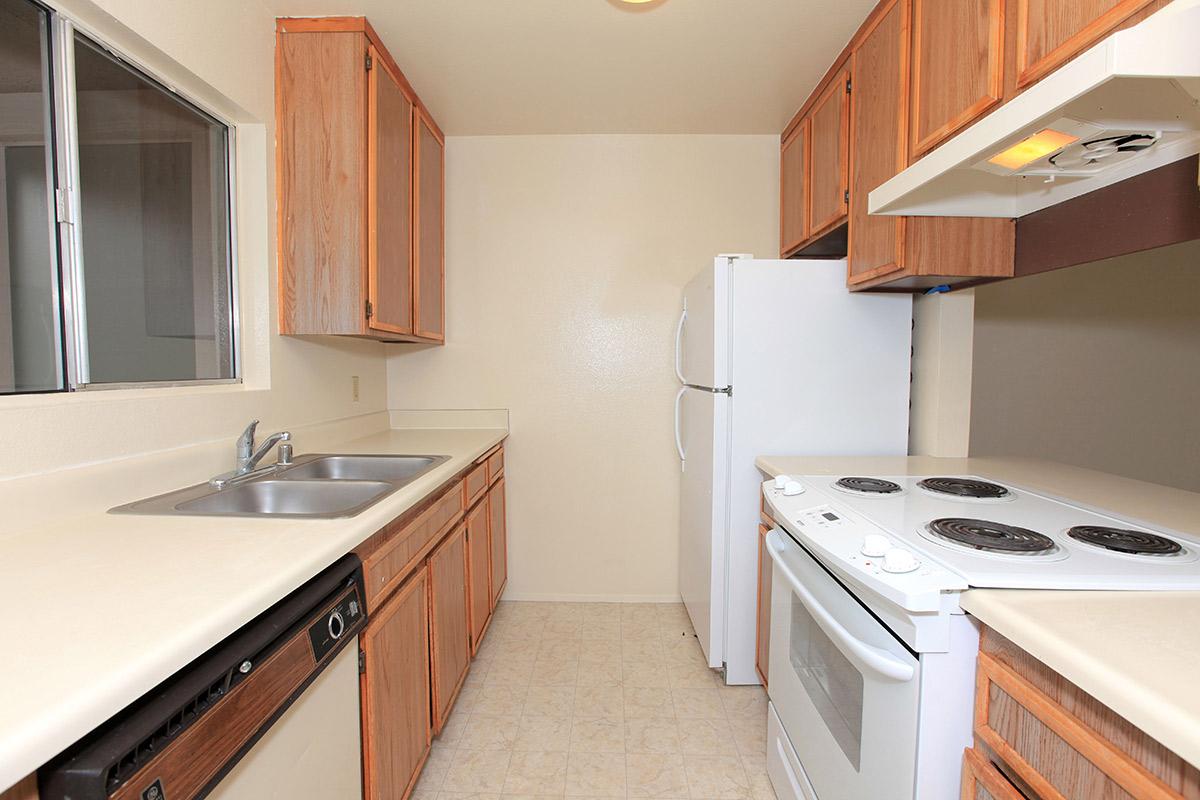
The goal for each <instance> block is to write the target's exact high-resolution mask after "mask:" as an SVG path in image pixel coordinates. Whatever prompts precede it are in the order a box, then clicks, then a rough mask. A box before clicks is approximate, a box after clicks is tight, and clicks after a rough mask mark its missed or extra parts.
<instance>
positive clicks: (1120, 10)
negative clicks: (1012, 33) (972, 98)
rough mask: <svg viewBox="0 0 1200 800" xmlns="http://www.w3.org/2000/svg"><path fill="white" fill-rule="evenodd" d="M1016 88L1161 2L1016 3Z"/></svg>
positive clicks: (1044, 0) (1020, 0) (1025, 0)
mask: <svg viewBox="0 0 1200 800" xmlns="http://www.w3.org/2000/svg"><path fill="white" fill-rule="evenodd" d="M1015 2H1016V4H1017V30H1016V39H1017V42H1016V45H1017V47H1016V49H1017V57H1016V62H1017V63H1016V70H1017V80H1016V88H1017V89H1023V88H1025V87H1026V86H1028V85H1030V84H1031V83H1034V82H1035V81H1038V80H1041V79H1042V78H1043V77H1045V76H1046V75H1048V74H1050V73H1051V72H1053V71H1054V70H1056V69H1058V68H1059V67H1060V66H1062V65H1063V64H1065V63H1066V62H1067V61H1069V60H1070V59H1071V58H1073V57H1074V56H1075V55H1076V54H1077V53H1079V52H1081V51H1083V50H1084V49H1086V48H1087V47H1089V46H1090V45H1092V44H1095V43H1096V42H1098V41H1100V40H1101V39H1103V38H1104V37H1105V36H1107V35H1108V34H1109V33H1111V32H1112V31H1114V30H1115V29H1116V28H1117V27H1119V26H1120V25H1121V23H1123V22H1125V21H1126V20H1127V19H1128V18H1129V17H1131V16H1132V15H1134V14H1136V13H1137V12H1139V11H1141V10H1142V9H1144V8H1146V7H1148V6H1151V5H1154V6H1159V5H1162V4H1163V2H1161V0H1015Z"/></svg>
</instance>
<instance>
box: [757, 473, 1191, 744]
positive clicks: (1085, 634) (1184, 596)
mask: <svg viewBox="0 0 1200 800" xmlns="http://www.w3.org/2000/svg"><path fill="white" fill-rule="evenodd" d="M757 465H758V467H759V469H760V470H762V471H763V472H764V473H766V474H768V475H771V476H774V475H779V474H783V473H787V474H792V475H834V474H849V473H856V474H866V475H930V474H949V475H953V474H960V475H962V474H970V475H979V476H982V477H986V478H992V479H994V480H997V481H999V482H1001V483H1011V484H1016V485H1025V486H1030V487H1031V488H1036V489H1039V490H1041V491H1043V492H1046V493H1050V494H1054V495H1057V496H1060V497H1063V498H1065V499H1068V500H1074V501H1076V502H1079V503H1085V504H1087V505H1092V506H1096V507H1099V508H1104V509H1108V510H1111V511H1113V512H1115V513H1117V514H1118V515H1120V516H1125V517H1129V518H1132V519H1135V520H1139V521H1143V522H1146V523H1148V524H1150V525H1160V526H1165V527H1168V528H1176V529H1179V530H1181V531H1187V532H1191V533H1197V534H1200V494H1197V493H1195V492H1186V491H1183V490H1181V489H1171V488H1168V487H1164V486H1157V485H1154V484H1148V483H1143V482H1141V481H1135V480H1131V479H1129V478H1121V477H1118V476H1115V475H1108V474H1105V473H1101V472H1095V471H1093V470H1087V469H1081V468H1079V467H1071V466H1067V465H1065V464H1056V463H1053V462H1048V461H1036V460H1032V459H1018V458H932V457H925V456H913V457H904V456H894V457H867V458H843V457H829V458H820V457H811V458H810V457H786V456H762V457H760V458H759V459H758V460H757ZM962 607H963V608H964V609H965V610H966V611H967V612H968V613H970V614H973V615H974V616H976V617H977V618H979V620H980V621H982V622H983V623H984V624H985V625H988V626H989V627H992V628H994V629H995V630H996V631H997V632H998V633H1000V634H1001V635H1003V636H1005V637H1007V638H1008V639H1010V640H1012V641H1013V642H1014V643H1015V644H1017V645H1018V646H1020V647H1022V648H1024V649H1025V650H1027V651H1028V652H1029V653H1030V654H1031V655H1033V656H1034V657H1035V658H1038V659H1039V660H1041V661H1042V662H1044V663H1045V664H1047V665H1048V666H1050V667H1051V668H1053V669H1054V670H1055V671H1057V672H1059V673H1060V674H1062V675H1063V676H1064V677H1066V678H1067V679H1068V680H1070V681H1071V682H1072V683H1074V684H1075V685H1077V686H1079V687H1080V688H1081V689H1083V690H1084V691H1086V692H1088V693H1089V694H1091V695H1092V696H1093V697H1095V698H1096V699H1097V700H1099V701H1100V702H1102V703H1104V704H1105V705H1106V706H1108V707H1109V708H1111V709H1112V710H1113V711H1115V712H1117V713H1118V714H1120V715H1121V716H1122V717H1124V718H1125V719H1127V720H1129V721H1130V722H1131V723H1133V724H1134V725H1136V726H1137V727H1139V728H1141V729H1142V730H1143V731H1145V732H1146V733H1147V734H1149V735H1150V736H1152V737H1154V738H1155V739H1157V740H1158V741H1159V742H1161V743H1162V744H1163V745H1165V746H1166V747H1168V748H1169V749H1171V750H1173V751H1174V752H1176V753H1178V754H1179V755H1180V756H1182V757H1183V758H1184V759H1185V760H1187V761H1188V762H1189V763H1191V764H1192V765H1193V766H1196V767H1200V692H1195V691H1192V690H1191V689H1190V687H1191V686H1192V684H1193V682H1194V678H1195V674H1196V667H1197V664H1198V663H1200V592H1080V591H1024V590H1014V589H972V590H970V591H968V592H966V593H965V594H964V595H963V599H962ZM1181 689H1182V690H1181Z"/></svg>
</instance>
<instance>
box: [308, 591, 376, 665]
mask: <svg viewBox="0 0 1200 800" xmlns="http://www.w3.org/2000/svg"><path fill="white" fill-rule="evenodd" d="M364 617H365V615H364V614H363V604H362V598H361V597H360V596H359V594H358V586H357V585H356V586H353V587H351V588H350V590H349V591H347V592H346V593H345V594H343V595H342V596H341V597H340V598H338V601H337V602H336V603H334V605H333V606H332V607H331V608H330V609H328V610H327V611H326V612H325V616H323V617H321V618H320V619H318V620H317V621H316V622H313V623H312V624H311V625H309V626H308V640H309V642H311V643H312V649H313V658H314V659H315V660H316V661H321V659H323V658H325V656H326V655H328V654H329V652H330V651H331V650H333V649H335V648H336V647H337V646H338V644H339V643H340V642H341V641H342V640H344V639H349V638H350V637H351V636H353V635H354V633H355V632H357V631H358V629H359V628H360V627H361V626H362V621H363V619H364Z"/></svg>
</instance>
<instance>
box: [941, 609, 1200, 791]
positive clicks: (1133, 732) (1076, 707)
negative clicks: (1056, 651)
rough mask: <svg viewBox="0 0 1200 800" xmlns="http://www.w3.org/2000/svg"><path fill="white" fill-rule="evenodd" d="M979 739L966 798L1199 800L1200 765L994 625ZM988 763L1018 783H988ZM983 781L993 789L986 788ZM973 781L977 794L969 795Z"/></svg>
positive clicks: (979, 682)
mask: <svg viewBox="0 0 1200 800" xmlns="http://www.w3.org/2000/svg"><path fill="white" fill-rule="evenodd" d="M975 739H976V748H975V749H976V750H977V751H978V752H977V753H976V754H975V755H974V756H972V755H971V753H970V751H969V752H968V755H967V760H966V762H965V764H964V771H963V797H964V798H968V797H988V796H989V795H990V796H991V797H995V798H996V799H997V800H1012V799H1013V798H1017V797H1028V798H1033V800H1091V799H1092V798H1112V799H1113V800H1124V799H1125V798H1137V800H1196V798H1200V770H1197V769H1196V768H1195V767H1193V766H1191V765H1190V764H1188V763H1187V762H1185V761H1184V760H1183V759H1182V758H1180V757H1179V756H1177V755H1175V754H1174V753H1173V752H1171V751H1170V750H1168V749H1167V748H1165V747H1163V746H1162V745H1161V744H1159V743H1158V742H1157V741H1155V740H1154V739H1152V738H1150V737H1149V736H1147V735H1146V734H1145V733H1143V732H1142V731H1141V730H1139V729H1138V728H1137V727H1135V726H1134V725H1132V724H1131V723H1129V722H1128V721H1126V720H1125V719H1123V718H1122V717H1119V716H1118V715H1117V714H1116V713H1115V712H1113V711H1112V710H1111V709H1109V708H1108V707H1107V706H1105V705H1103V704H1102V703H1100V702H1099V701H1098V700H1096V699H1095V698H1093V697H1092V696H1091V695H1089V694H1087V693H1086V692H1084V691H1083V690H1082V689H1080V688H1079V687H1077V686H1075V685H1074V684H1073V683H1071V682H1070V681H1068V680H1067V679H1066V678H1064V677H1063V676H1062V675H1059V674H1058V673H1056V672H1054V670H1052V669H1050V668H1049V667H1048V666H1046V665H1045V664H1043V663H1042V662H1040V661H1038V660H1037V659H1035V658H1033V657H1032V656H1031V655H1029V654H1028V653H1026V652H1025V651H1024V650H1022V649H1021V648H1019V647H1017V646H1016V645H1015V644H1013V643H1012V642H1010V641H1009V640H1007V639H1005V638H1004V637H1003V636H1000V635H999V634H997V633H996V632H995V631H993V630H990V629H986V628H985V629H984V634H983V639H982V642H981V650H980V654H979V666H978V671H977V675H976V694H975ZM992 762H994V765H993V763H992ZM985 764H986V766H988V767H991V768H992V770H993V771H994V772H996V773H997V774H998V775H999V774H1001V773H1002V774H1003V776H1004V777H1006V778H1007V779H1008V780H1007V781H1006V783H1007V784H1011V785H1013V786H1015V787H1017V788H1016V790H1014V791H1013V792H1012V793H1011V794H1008V795H1005V794H1002V793H1001V788H1002V787H1003V785H1004V784H997V783H995V782H992V783H989V782H988V781H987V780H981V779H980V777H979V776H980V774H981V772H982V773H984V774H987V769H986V768H985V767H984V766H983V765H985ZM991 777H995V776H991ZM979 785H982V786H983V787H984V790H985V791H986V792H988V794H982V795H981V794H979V793H978V788H977V787H978V786H979ZM970 787H976V788H975V789H974V791H975V792H976V793H975V794H970V795H969V794H967V790H968V788H970ZM997 787H1001V788H997ZM1017 790H1019V793H1018V791H1017Z"/></svg>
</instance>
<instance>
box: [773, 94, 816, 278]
mask: <svg viewBox="0 0 1200 800" xmlns="http://www.w3.org/2000/svg"><path fill="white" fill-rule="evenodd" d="M808 123H809V120H808V119H807V118H806V119H804V120H803V121H801V123H800V125H799V126H798V127H797V128H796V129H795V130H794V131H792V133H791V135H790V136H788V138H786V139H784V141H783V144H782V145H781V147H780V149H779V254H780V256H783V257H786V256H788V255H789V254H790V253H791V252H792V251H793V250H795V249H796V248H797V247H799V246H800V244H801V243H802V242H803V241H804V240H805V239H807V238H808V141H809V140H808V134H809V124H808Z"/></svg>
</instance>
